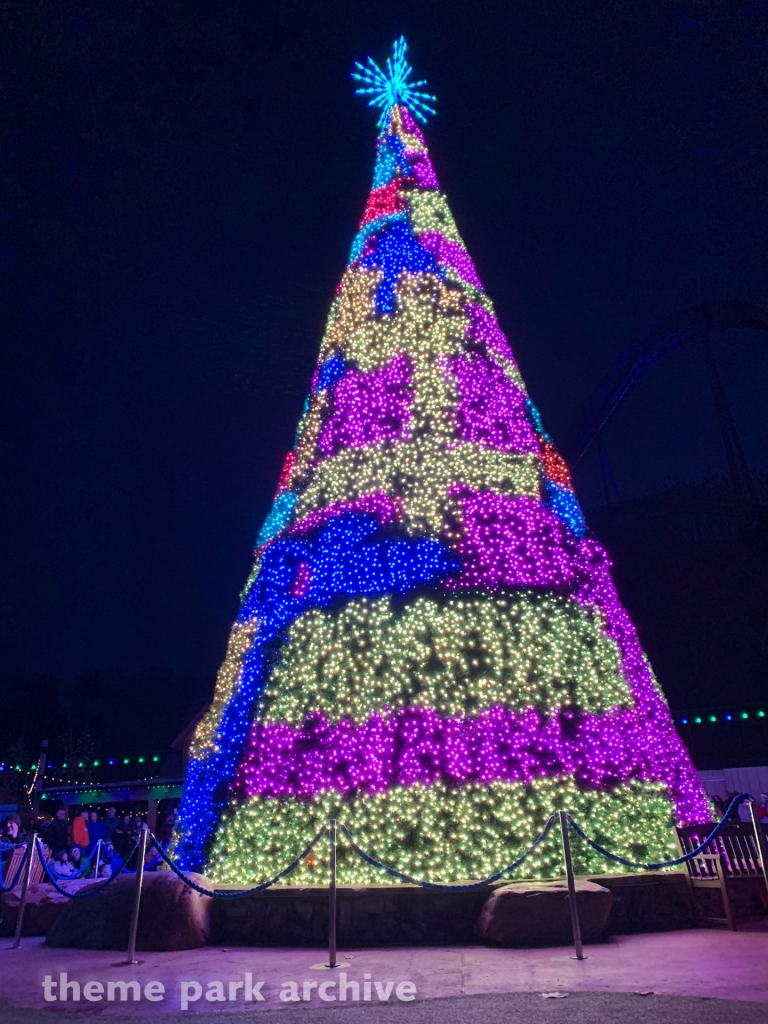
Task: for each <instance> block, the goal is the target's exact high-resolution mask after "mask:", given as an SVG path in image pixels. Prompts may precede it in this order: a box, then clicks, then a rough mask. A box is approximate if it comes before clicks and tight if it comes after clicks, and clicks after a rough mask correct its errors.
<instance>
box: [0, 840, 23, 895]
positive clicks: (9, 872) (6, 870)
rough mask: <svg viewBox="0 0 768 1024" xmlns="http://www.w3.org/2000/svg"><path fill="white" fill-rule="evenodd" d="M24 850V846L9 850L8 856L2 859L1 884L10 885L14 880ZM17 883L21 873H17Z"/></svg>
mask: <svg viewBox="0 0 768 1024" xmlns="http://www.w3.org/2000/svg"><path fill="white" fill-rule="evenodd" d="M26 852H27V848H26V846H19V847H18V848H17V849H15V850H11V852H10V854H9V855H8V857H7V858H6V859H5V860H3V885H6V886H7V885H10V884H11V882H12V881H13V880H14V878H15V877H16V873H17V871H18V870H19V867H20V866H21V862H22V861H23V860H24V857H25V855H26ZM19 883H21V875H19Z"/></svg>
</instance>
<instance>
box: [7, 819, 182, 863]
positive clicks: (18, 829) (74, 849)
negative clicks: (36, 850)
mask: <svg viewBox="0 0 768 1024" xmlns="http://www.w3.org/2000/svg"><path fill="white" fill-rule="evenodd" d="M175 824H176V815H175V813H174V812H173V811H171V812H170V813H169V814H167V815H165V817H164V820H163V822H162V824H161V825H160V827H159V828H158V829H157V839H158V840H159V841H160V845H161V846H163V848H164V847H165V846H167V845H168V843H169V842H170V840H171V837H172V835H173V829H174V826H175ZM33 828H34V831H36V832H38V834H39V836H40V840H41V842H42V843H43V846H44V849H45V852H46V854H47V857H48V862H49V867H50V868H51V869H52V871H53V872H54V873H55V875H56V876H57V877H58V878H62V879H66V878H94V877H99V878H109V877H110V876H111V875H113V874H114V873H115V872H116V871H118V870H119V869H120V867H121V866H122V865H123V864H125V866H126V867H127V868H128V869H130V870H135V868H136V859H137V856H138V854H137V851H136V841H137V839H138V838H139V836H140V835H141V832H142V831H143V830H146V829H148V825H147V824H146V822H145V820H144V818H143V817H142V815H141V814H134V813H131V812H128V811H126V812H124V813H122V814H118V813H117V810H116V809H115V808H114V807H108V808H107V809H106V814H105V815H104V816H103V817H102V815H101V814H100V812H99V811H98V810H97V809H95V808H87V807H84V808H83V809H82V810H81V811H80V812H79V813H78V814H76V815H75V817H74V818H73V819H72V821H70V820H69V814H68V810H67V808H66V807H60V808H59V810H57V811H56V813H55V814H54V816H53V817H45V818H43V819H42V821H41V822H35V823H30V824H29V826H28V827H27V828H25V827H24V826H23V825H22V820H21V817H20V816H19V815H18V814H9V815H8V817H7V818H6V819H5V821H4V822H3V826H2V831H0V842H1V843H3V844H5V845H6V847H7V848H6V850H5V851H4V852H3V853H2V859H3V861H6V860H8V858H9V857H10V855H11V852H12V851H11V850H10V847H12V846H18V845H19V844H20V843H25V842H26V841H27V839H28V837H29V833H30V831H32V829H33ZM161 863H162V858H161V857H160V850H159V849H158V847H157V845H156V844H155V843H154V842H148V843H147V849H146V854H145V858H144V867H145V870H148V871H152V870H156V869H157V867H159V865H160V864H161ZM3 873H4V872H3Z"/></svg>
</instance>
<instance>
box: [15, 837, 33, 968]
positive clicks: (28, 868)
mask: <svg viewBox="0 0 768 1024" xmlns="http://www.w3.org/2000/svg"><path fill="white" fill-rule="evenodd" d="M36 852H37V832H33V833H32V835H31V836H30V837H29V842H28V843H27V860H26V863H25V864H24V881H23V882H22V883H21V900H20V901H19V911H18V916H17V918H16V931H15V933H14V936H13V945H12V946H11V949H18V948H19V944H20V943H21V927H22V925H23V923H24V908H25V907H26V905H27V890H28V889H29V879H30V877H31V875H32V864H33V863H34V859H35V853H36Z"/></svg>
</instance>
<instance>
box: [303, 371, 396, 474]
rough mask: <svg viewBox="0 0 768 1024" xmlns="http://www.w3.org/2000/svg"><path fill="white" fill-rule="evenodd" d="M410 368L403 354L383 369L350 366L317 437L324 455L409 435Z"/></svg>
mask: <svg viewBox="0 0 768 1024" xmlns="http://www.w3.org/2000/svg"><path fill="white" fill-rule="evenodd" d="M410 388H411V368H410V366H409V365H408V360H407V359H406V357H405V356H404V355H403V354H400V355H397V356H395V358H394V359H392V360H391V361H390V362H389V363H387V365H386V366H384V367H382V368H381V369H380V370H370V371H369V372H367V373H364V372H361V371H360V370H356V369H354V368H352V367H350V368H349V369H348V370H347V372H346V373H345V374H344V376H343V377H342V378H341V380H340V381H339V382H338V384H336V386H335V387H334V388H333V391H332V398H331V401H332V411H331V414H330V415H329V417H328V419H327V420H326V422H325V425H324V427H323V430H322V432H321V434H320V438H319V440H318V447H319V449H320V451H321V452H322V453H323V455H325V456H331V455H335V454H336V453H337V452H339V451H341V450H342V449H344V448H363V447H365V446H366V445H371V444H376V443H377V442H379V441H384V440H387V439H389V440H396V439H398V440H399V439H403V438H407V435H408V424H409V422H410V418H411V412H410V410H411V405H412V402H413V396H412V394H411V390H410Z"/></svg>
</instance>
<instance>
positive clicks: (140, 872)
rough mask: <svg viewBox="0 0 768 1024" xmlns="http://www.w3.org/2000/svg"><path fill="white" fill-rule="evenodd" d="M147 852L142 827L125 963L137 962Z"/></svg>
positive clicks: (145, 834)
mask: <svg viewBox="0 0 768 1024" xmlns="http://www.w3.org/2000/svg"><path fill="white" fill-rule="evenodd" d="M146 854H147V830H146V829H145V828H143V829H142V830H141V835H140V836H139V845H138V849H137V853H136V889H135V893H134V897H133V912H132V913H131V929H130V931H129V933H128V958H127V959H126V961H125V963H126V965H128V964H135V963H138V960H137V959H136V932H137V931H138V928H139V905H140V903H141V885H142V882H143V881H144V858H145V856H146Z"/></svg>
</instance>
